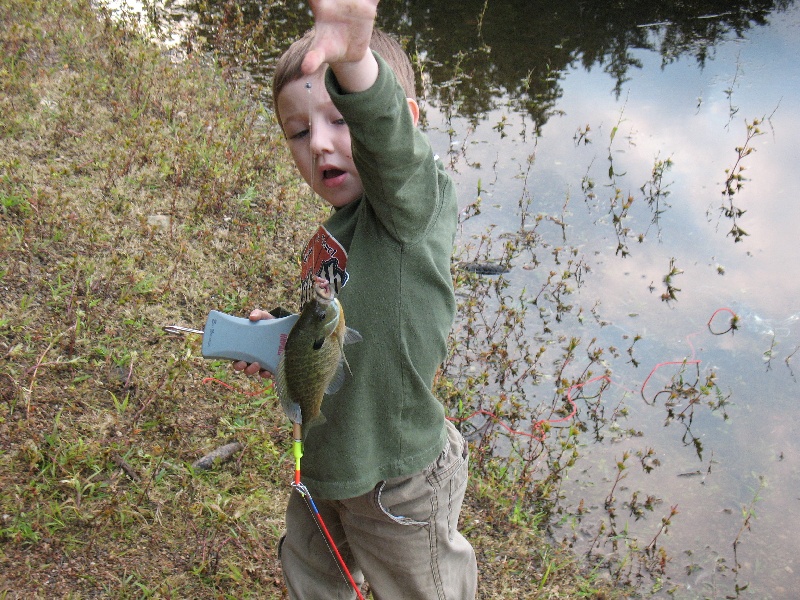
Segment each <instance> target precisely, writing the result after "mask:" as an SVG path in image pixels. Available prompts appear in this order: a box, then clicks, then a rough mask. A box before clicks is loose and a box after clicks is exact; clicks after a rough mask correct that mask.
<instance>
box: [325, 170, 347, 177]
mask: <svg viewBox="0 0 800 600" xmlns="http://www.w3.org/2000/svg"><path fill="white" fill-rule="evenodd" d="M339 175H344V171H342V170H341V169H325V170H324V171H323V172H322V178H323V179H333V178H335V177H339Z"/></svg>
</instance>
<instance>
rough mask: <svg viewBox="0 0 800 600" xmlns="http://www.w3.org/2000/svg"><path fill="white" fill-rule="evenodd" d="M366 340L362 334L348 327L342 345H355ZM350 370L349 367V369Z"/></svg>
mask: <svg viewBox="0 0 800 600" xmlns="http://www.w3.org/2000/svg"><path fill="white" fill-rule="evenodd" d="M363 339H364V338H363V337H361V334H360V333H358V332H357V331H356V330H355V329H351V328H350V327H347V328H346V329H345V332H344V341H342V345H344V344H355V343H356V342H360V341H362V340H363ZM347 368H348V369H349V368H350V367H349V366H348V367H347Z"/></svg>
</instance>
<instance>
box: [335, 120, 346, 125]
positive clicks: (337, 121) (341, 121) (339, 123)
mask: <svg viewBox="0 0 800 600" xmlns="http://www.w3.org/2000/svg"><path fill="white" fill-rule="evenodd" d="M333 124H334V125H347V123H345V122H344V119H336V120H335V121H334V122H333Z"/></svg>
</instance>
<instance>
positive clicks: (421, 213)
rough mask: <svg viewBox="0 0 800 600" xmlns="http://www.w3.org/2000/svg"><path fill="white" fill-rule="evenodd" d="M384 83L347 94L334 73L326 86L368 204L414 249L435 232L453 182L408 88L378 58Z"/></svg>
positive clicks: (388, 227)
mask: <svg viewBox="0 0 800 600" xmlns="http://www.w3.org/2000/svg"><path fill="white" fill-rule="evenodd" d="M374 54H375V58H376V60H377V61H378V67H379V72H378V78H377V80H376V81H375V83H374V84H373V85H372V87H371V88H369V89H368V90H365V91H363V92H356V93H351V94H348V93H344V92H343V91H342V90H341V88H340V87H339V85H338V82H337V81H336V78H335V76H334V74H333V72H332V71H331V70H330V69H329V70H328V73H327V75H326V86H327V89H328V93H329V94H330V96H331V99H332V100H333V102H334V104H335V105H336V107H337V108H338V110H339V111H340V112H341V114H342V116H343V117H344V120H345V122H346V123H347V125H348V128H349V130H350V137H351V143H352V150H353V161H354V162H355V165H356V168H357V169H358V173H359V175H360V177H361V181H362V183H363V185H364V192H365V196H366V201H367V203H368V204H369V206H370V207H371V208H372V210H374V212H375V214H376V216H377V218H378V219H379V220H380V221H381V223H382V224H383V226H384V227H385V228H386V230H387V231H388V232H389V234H390V235H391V236H392V237H394V238H395V239H396V240H397V241H398V242H399V243H401V244H413V243H415V242H416V241H417V240H419V239H421V238H422V237H424V236H425V235H426V233H427V232H428V231H429V230H430V228H431V227H432V226H433V223H434V222H435V220H436V219H437V218H438V216H439V214H440V212H441V210H442V203H443V198H444V197H446V196H447V195H448V194H453V193H454V192H453V190H452V181H451V180H450V177H449V176H448V175H447V174H446V173H445V172H444V169H443V167H442V165H441V163H440V162H439V161H438V159H437V158H435V157H434V154H433V151H432V149H431V146H430V142H429V141H428V138H427V137H426V136H425V135H424V134H423V133H422V132H421V131H419V129H418V128H417V127H416V126H415V125H414V122H413V120H412V116H411V111H410V110H409V109H408V104H407V102H406V97H405V93H404V91H403V88H402V87H401V86H400V85H399V83H398V82H397V79H396V78H395V75H394V73H393V71H392V69H391V67H389V65H388V64H387V63H386V62H385V61H384V60H383V59H382V58H381V57H380V55H378V54H377V53H374Z"/></svg>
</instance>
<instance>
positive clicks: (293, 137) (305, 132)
mask: <svg viewBox="0 0 800 600" xmlns="http://www.w3.org/2000/svg"><path fill="white" fill-rule="evenodd" d="M307 135H308V129H302V130H301V131H298V132H297V133H294V134H292V135H290V136H289V139H290V140H301V139H303V138H304V137H306V136H307Z"/></svg>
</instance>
